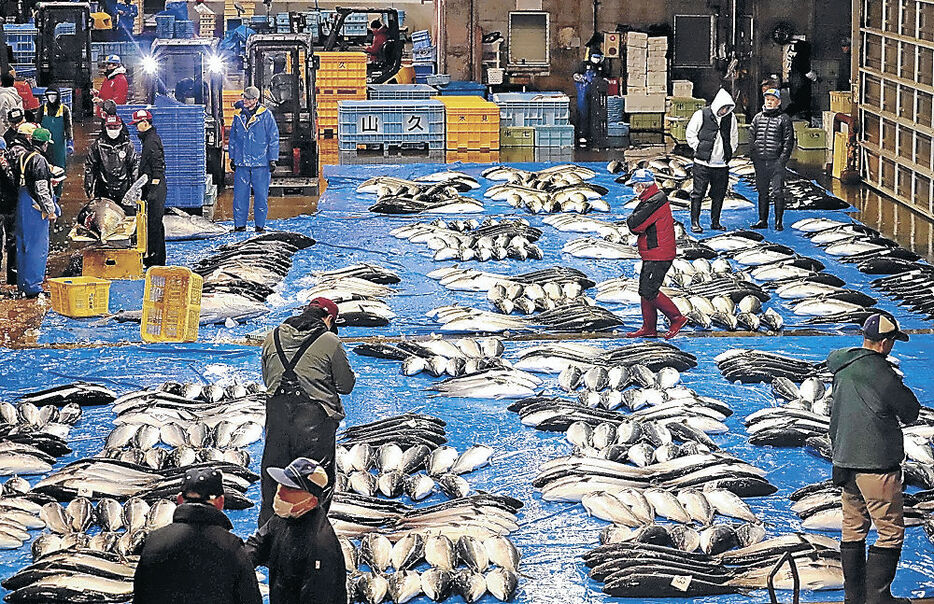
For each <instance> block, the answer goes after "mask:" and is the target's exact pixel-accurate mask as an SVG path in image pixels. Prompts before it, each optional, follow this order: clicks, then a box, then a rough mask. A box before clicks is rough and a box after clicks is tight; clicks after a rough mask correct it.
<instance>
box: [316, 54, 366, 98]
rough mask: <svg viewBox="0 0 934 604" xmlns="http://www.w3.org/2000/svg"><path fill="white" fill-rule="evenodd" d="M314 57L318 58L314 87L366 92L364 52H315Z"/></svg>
mask: <svg viewBox="0 0 934 604" xmlns="http://www.w3.org/2000/svg"><path fill="white" fill-rule="evenodd" d="M315 56H316V57H318V71H317V73H315V86H317V87H318V88H322V89H327V88H358V87H363V90H364V92H365V91H366V59H367V57H366V53H365V52H316V53H315ZM364 98H366V97H364Z"/></svg>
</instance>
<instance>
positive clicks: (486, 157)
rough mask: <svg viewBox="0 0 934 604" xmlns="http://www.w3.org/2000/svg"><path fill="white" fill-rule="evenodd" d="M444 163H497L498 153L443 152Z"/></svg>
mask: <svg viewBox="0 0 934 604" xmlns="http://www.w3.org/2000/svg"><path fill="white" fill-rule="evenodd" d="M444 161H445V162H446V163H449V164H453V163H455V162H463V163H465V164H490V163H493V162H498V161H499V151H451V150H450V149H448V150H447V151H446V152H445V159H444Z"/></svg>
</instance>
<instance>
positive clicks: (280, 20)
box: [276, 13, 291, 34]
mask: <svg viewBox="0 0 934 604" xmlns="http://www.w3.org/2000/svg"><path fill="white" fill-rule="evenodd" d="M290 29H291V27H290V26H289V13H278V14H277V15H276V33H277V34H287V33H289V30H290Z"/></svg>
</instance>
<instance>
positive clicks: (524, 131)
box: [499, 126, 535, 148]
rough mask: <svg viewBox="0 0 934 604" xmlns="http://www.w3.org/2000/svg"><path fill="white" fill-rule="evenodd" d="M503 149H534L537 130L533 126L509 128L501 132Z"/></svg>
mask: <svg viewBox="0 0 934 604" xmlns="http://www.w3.org/2000/svg"><path fill="white" fill-rule="evenodd" d="M499 141H500V145H501V147H503V148H505V147H534V146H535V128H533V127H532V126H509V127H506V128H503V129H502V130H500V133H499Z"/></svg>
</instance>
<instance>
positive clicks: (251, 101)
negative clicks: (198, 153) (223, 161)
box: [227, 86, 279, 233]
mask: <svg viewBox="0 0 934 604" xmlns="http://www.w3.org/2000/svg"><path fill="white" fill-rule="evenodd" d="M241 97H242V100H241V101H240V102H239V103H238V105H239V111H237V112H236V113H234V118H233V125H232V126H231V128H230V139H229V142H228V146H227V150H228V153H229V154H230V166H231V169H233V170H234V193H233V212H234V230H237V231H243V230H245V229H246V222H247V218H248V216H249V214H250V190H251V189H252V191H253V220H254V222H255V223H256V231H257V232H260V233H261V232H263V231H264V230H266V214H267V212H268V210H269V183H270V180H271V177H272V173H273V172H275V170H276V162H277V161H278V160H279V127H278V126H277V125H276V120H275V118H274V117H273V115H272V112H271V111H269V109H267V108H266V107H265V106H264V105H263V104H261V103H260V102H259V97H260V93H259V89H258V88H257V87H256V86H248V87H247V88H246V89H245V90H244V91H243V94H242V95H241Z"/></svg>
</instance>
